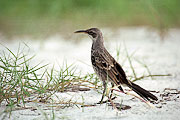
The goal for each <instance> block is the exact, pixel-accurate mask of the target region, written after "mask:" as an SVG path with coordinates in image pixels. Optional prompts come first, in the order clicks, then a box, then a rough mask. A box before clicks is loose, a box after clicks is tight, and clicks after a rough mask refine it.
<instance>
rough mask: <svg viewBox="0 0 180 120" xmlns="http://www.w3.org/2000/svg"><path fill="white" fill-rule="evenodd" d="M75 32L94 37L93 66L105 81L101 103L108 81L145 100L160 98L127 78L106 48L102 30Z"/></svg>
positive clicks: (121, 89) (92, 49) (93, 29)
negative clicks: (127, 89) (128, 89)
mask: <svg viewBox="0 0 180 120" xmlns="http://www.w3.org/2000/svg"><path fill="white" fill-rule="evenodd" d="M74 33H85V34H87V35H88V36H89V37H90V38H91V39H92V47H91V62H92V67H93V69H94V71H95V73H96V74H97V76H98V77H99V79H100V80H101V81H102V82H103V87H104V90H103V95H102V98H101V100H100V103H102V101H103V98H104V94H105V92H106V88H107V83H108V81H110V82H111V84H112V86H118V88H119V90H120V91H122V92H124V90H123V88H122V86H127V87H129V88H130V89H131V90H133V91H134V92H136V93H137V94H138V95H139V96H140V97H142V98H143V99H144V100H145V101H150V100H155V101H157V100H158V98H157V97H156V96H155V95H153V94H152V93H150V92H149V91H148V90H145V89H144V88H142V87H140V86H139V85H137V84H135V83H133V82H131V81H130V80H128V79H127V76H126V74H125V72H124V70H123V68H122V67H121V65H120V64H119V63H118V62H117V61H116V60H115V59H114V58H113V57H112V56H111V54H110V53H109V52H108V51H107V49H106V48H105V46H104V40H103V35H102V32H101V31H100V30H99V29H98V28H90V29H86V30H78V31H75V32H74Z"/></svg>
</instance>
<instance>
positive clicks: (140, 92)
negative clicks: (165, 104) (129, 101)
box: [128, 83, 158, 100]
mask: <svg viewBox="0 0 180 120" xmlns="http://www.w3.org/2000/svg"><path fill="white" fill-rule="evenodd" d="M128 86H129V87H130V88H132V90H133V91H135V92H136V93H137V94H138V95H140V96H141V97H142V98H143V99H146V100H150V99H152V100H158V99H157V97H156V96H155V95H153V94H151V93H150V92H149V91H147V90H145V89H143V88H142V87H140V86H139V85H136V84H135V83H131V85H130V84H129V85H128Z"/></svg>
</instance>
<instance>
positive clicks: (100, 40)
mask: <svg viewBox="0 0 180 120" xmlns="http://www.w3.org/2000/svg"><path fill="white" fill-rule="evenodd" d="M103 46H104V40H103V37H102V36H99V37H98V38H97V39H96V40H93V44H92V49H96V48H99V47H103Z"/></svg>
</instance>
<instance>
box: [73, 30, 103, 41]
mask: <svg viewBox="0 0 180 120" xmlns="http://www.w3.org/2000/svg"><path fill="white" fill-rule="evenodd" d="M74 33H85V34H88V35H89V37H90V38H91V39H92V40H93V41H96V40H97V39H98V38H101V37H102V33H101V31H100V30H99V29H98V28H90V29H87V30H78V31H76V32H74Z"/></svg>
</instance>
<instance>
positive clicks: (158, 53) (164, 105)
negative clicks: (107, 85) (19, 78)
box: [0, 27, 180, 120]
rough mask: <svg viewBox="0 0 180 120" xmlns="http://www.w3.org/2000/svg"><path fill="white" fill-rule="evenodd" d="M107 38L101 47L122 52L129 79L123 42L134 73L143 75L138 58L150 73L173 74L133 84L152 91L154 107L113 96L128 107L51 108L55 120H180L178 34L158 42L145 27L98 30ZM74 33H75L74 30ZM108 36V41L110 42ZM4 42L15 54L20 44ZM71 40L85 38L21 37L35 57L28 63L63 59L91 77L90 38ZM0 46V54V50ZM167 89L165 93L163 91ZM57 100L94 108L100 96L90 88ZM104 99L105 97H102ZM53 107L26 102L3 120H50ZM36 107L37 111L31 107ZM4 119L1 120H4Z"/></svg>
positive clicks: (176, 31) (173, 32)
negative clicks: (114, 108)
mask: <svg viewBox="0 0 180 120" xmlns="http://www.w3.org/2000/svg"><path fill="white" fill-rule="evenodd" d="M102 31H103V33H104V35H105V37H104V39H105V45H106V47H107V49H108V50H109V52H110V53H111V54H112V55H113V56H116V49H117V48H118V46H119V48H120V59H119V60H118V61H119V63H123V68H124V70H125V71H126V73H127V75H132V71H131V69H130V67H129V65H128V62H127V61H126V62H123V59H124V57H123V56H125V55H124V48H125V47H124V44H125V45H126V47H127V50H128V53H129V54H132V53H133V52H135V54H134V55H133V60H132V61H133V65H134V68H135V70H136V73H137V76H141V75H143V74H146V69H144V67H143V66H142V65H140V64H139V63H138V62H137V61H135V59H137V60H140V61H141V62H143V63H144V64H146V65H147V66H148V67H149V69H150V71H151V73H152V74H158V75H159V74H171V76H168V77H155V78H154V79H153V80H151V79H149V78H145V79H143V80H140V81H137V82H136V83H137V84H139V85H140V86H142V87H143V88H146V89H148V90H154V91H156V92H155V93H153V94H155V95H156V96H157V97H158V99H159V101H158V102H157V103H156V104H154V106H155V108H150V107H148V106H147V105H146V104H145V103H143V102H141V101H140V100H139V99H136V98H133V97H132V96H128V95H124V94H122V93H117V94H119V96H118V97H117V98H116V99H115V100H114V103H121V102H122V104H123V105H128V106H130V107H131V108H130V109H127V110H122V111H119V112H117V111H116V110H113V109H112V106H109V104H102V105H96V106H90V107H81V106H79V107H77V106H73V107H68V108H65V109H61V108H60V107H54V113H55V118H56V119H71V120H85V119H88V120H89V119H90V120H91V119H93V120H95V119H97V120H101V119H110V120H114V119H122V120H126V119H127V120H141V119H142V120H152V119H158V120H164V119H167V120H174V119H180V117H179V114H180V69H179V68H180V49H179V45H180V30H179V29H170V30H169V32H168V33H167V35H166V36H165V39H164V40H163V41H162V40H161V37H159V35H158V34H157V31H155V30H150V29H147V28H146V27H140V28H121V29H119V30H118V31H113V32H111V31H110V30H109V29H102ZM72 32H73V31H72ZM110 38H111V39H110ZM15 39H16V40H14V41H10V42H7V41H6V39H4V38H3V37H0V42H1V44H3V45H5V46H7V47H8V48H10V49H11V50H12V51H14V52H15V51H17V48H18V45H19V43H21V44H22V41H21V40H22V38H21V40H20V39H18V38H15ZM69 39H71V40H77V39H83V40H82V41H80V42H76V41H73V42H70V41H67V40H63V38H62V37H61V36H60V35H57V36H53V37H50V38H47V39H46V40H45V41H42V40H40V41H31V40H29V39H28V38H23V42H25V43H26V44H27V45H28V46H29V48H30V51H28V50H27V51H28V52H29V54H32V55H33V54H36V57H35V59H34V60H33V62H32V65H33V64H36V63H37V61H38V62H41V61H42V63H43V64H45V63H51V65H53V64H55V68H56V69H58V65H61V64H62V63H63V61H64V60H66V61H67V63H68V64H71V63H75V65H77V68H78V69H79V70H81V71H82V73H84V74H86V73H87V72H89V73H93V69H92V67H91V62H90V48H91V40H90V39H89V38H88V37H87V36H83V35H74V34H73V33H72V36H70V38H69ZM4 49H5V48H4V47H0V50H4ZM165 88H166V89H165ZM56 95H57V96H58V97H59V99H63V100H69V99H72V101H76V102H83V103H84V104H86V105H87V104H88V105H92V104H94V103H97V102H98V101H99V100H100V98H101V93H98V92H97V91H96V90H93V89H91V90H90V91H83V92H80V91H78V92H66V93H56ZM105 99H107V98H105ZM53 100H54V102H56V101H58V100H57V97H55V96H54V97H53ZM50 105H51V104H40V103H28V104H27V106H26V107H30V108H29V109H25V110H21V109H20V110H15V111H13V112H12V113H11V117H10V118H8V117H6V118H5V119H12V120H16V119H18V120H24V119H46V117H45V115H44V113H46V114H47V116H48V118H49V119H50V118H52V115H53V114H52V107H49V106H50ZM33 108H36V109H33ZM4 109H5V106H3V105H1V106H0V112H2V111H3V110H4ZM2 117H3V115H1V116H0V119H2Z"/></svg>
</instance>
